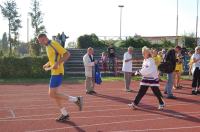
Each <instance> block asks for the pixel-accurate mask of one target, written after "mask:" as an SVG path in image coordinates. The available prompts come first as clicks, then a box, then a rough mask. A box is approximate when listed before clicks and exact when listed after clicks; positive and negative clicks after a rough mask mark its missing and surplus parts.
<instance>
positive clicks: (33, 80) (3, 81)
mask: <svg viewBox="0 0 200 132" xmlns="http://www.w3.org/2000/svg"><path fill="white" fill-rule="evenodd" d="M181 78H182V79H183V80H191V77H189V76H186V75H184V76H182V77H181ZM140 79H141V77H140V76H133V77H132V80H140ZM161 79H162V80H166V76H163V77H161ZM84 80H85V77H68V76H66V77H64V81H63V82H64V83H83V82H84ZM102 80H103V82H105V81H121V80H124V78H123V76H117V77H102ZM23 83H30V84H37V83H44V84H45V83H49V78H6V79H2V78H1V79H0V84H23Z"/></svg>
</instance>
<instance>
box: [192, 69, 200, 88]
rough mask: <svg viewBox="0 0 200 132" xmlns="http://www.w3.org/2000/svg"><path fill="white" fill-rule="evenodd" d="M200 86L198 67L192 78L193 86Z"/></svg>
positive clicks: (199, 70)
mask: <svg viewBox="0 0 200 132" xmlns="http://www.w3.org/2000/svg"><path fill="white" fill-rule="evenodd" d="M199 86H200V69H199V68H198V67H197V68H196V69H195V70H194V73H193V78H192V87H193V88H196V87H199Z"/></svg>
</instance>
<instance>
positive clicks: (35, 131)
mask: <svg viewBox="0 0 200 132" xmlns="http://www.w3.org/2000/svg"><path fill="white" fill-rule="evenodd" d="M171 118H173V117H163V118H160V117H158V118H153V119H152V118H149V119H144V120H129V121H119V122H109V123H97V124H91V125H80V126H69V127H62V128H53V129H41V130H33V131H26V132H42V131H55V130H63V129H69V128H76V127H80V128H83V127H92V126H101V125H111V124H120V123H128V122H143V121H154V120H165V119H171Z"/></svg>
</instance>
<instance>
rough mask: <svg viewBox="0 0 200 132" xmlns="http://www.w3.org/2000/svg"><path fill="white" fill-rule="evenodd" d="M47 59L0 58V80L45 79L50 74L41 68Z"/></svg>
mask: <svg viewBox="0 0 200 132" xmlns="http://www.w3.org/2000/svg"><path fill="white" fill-rule="evenodd" d="M47 61H48V59H47V57H24V58H16V57H2V58H0V78H45V77H49V75H50V73H49V72H45V71H44V70H43V68H42V66H43V65H44V64H45V63H46V62H47Z"/></svg>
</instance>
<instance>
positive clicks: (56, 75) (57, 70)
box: [38, 34, 83, 122]
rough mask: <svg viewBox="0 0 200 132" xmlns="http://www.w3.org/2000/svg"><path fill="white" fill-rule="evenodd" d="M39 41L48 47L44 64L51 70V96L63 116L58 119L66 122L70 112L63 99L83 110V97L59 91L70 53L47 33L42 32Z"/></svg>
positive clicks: (46, 68) (45, 67)
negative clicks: (49, 37) (47, 60)
mask: <svg viewBox="0 0 200 132" xmlns="http://www.w3.org/2000/svg"><path fill="white" fill-rule="evenodd" d="M38 41H39V43H40V44H41V45H43V46H45V47H46V52H47V56H48V59H49V62H47V63H46V64H45V65H43V68H44V70H51V78H50V84H49V96H50V97H51V98H53V99H55V101H56V104H57V106H58V107H59V109H60V111H61V116H60V117H59V118H57V119H56V121H59V122H65V121H67V120H69V114H68V112H67V110H66V109H65V107H64V106H63V104H62V102H61V101H62V100H69V101H70V102H74V103H75V104H76V105H77V106H78V107H79V110H80V111H81V110H82V105H83V97H82V96H78V97H74V96H67V95H64V94H61V93H59V92H58V88H59V87H60V86H61V84H62V79H63V75H64V62H65V61H67V60H68V59H69V57H70V53H69V52H68V51H67V50H66V49H65V48H63V47H62V46H61V45H60V44H59V43H58V42H56V41H53V40H49V39H48V38H47V36H46V34H40V35H39V36H38Z"/></svg>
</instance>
